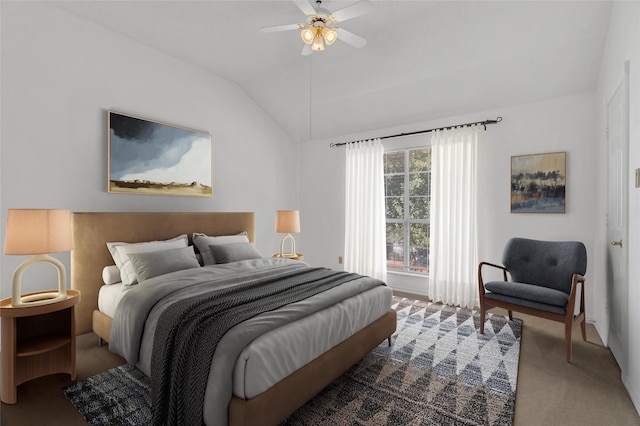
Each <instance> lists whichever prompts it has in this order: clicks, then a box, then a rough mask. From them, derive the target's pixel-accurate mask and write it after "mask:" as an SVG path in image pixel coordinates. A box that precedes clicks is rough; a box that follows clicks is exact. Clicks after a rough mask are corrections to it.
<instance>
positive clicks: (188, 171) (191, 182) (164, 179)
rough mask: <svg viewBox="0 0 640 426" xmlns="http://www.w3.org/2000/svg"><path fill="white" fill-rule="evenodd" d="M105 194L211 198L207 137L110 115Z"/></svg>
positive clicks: (148, 122)
mask: <svg viewBox="0 0 640 426" xmlns="http://www.w3.org/2000/svg"><path fill="white" fill-rule="evenodd" d="M108 115H109V116H108V128H109V135H108V145H109V147H108V152H109V160H108V174H109V185H108V190H109V192H121V193H128V194H157V195H183V196H196V197H211V194H212V184H211V181H212V177H211V176H212V175H211V168H212V167H211V165H212V156H211V150H212V148H211V135H210V134H209V133H205V132H201V131H198V130H191V129H186V128H184V127H180V126H174V125H171V124H165V123H160V122H157V121H152V120H147V119H143V118H139V117H134V116H131V115H125V114H121V113H118V112H114V111H109V113H108Z"/></svg>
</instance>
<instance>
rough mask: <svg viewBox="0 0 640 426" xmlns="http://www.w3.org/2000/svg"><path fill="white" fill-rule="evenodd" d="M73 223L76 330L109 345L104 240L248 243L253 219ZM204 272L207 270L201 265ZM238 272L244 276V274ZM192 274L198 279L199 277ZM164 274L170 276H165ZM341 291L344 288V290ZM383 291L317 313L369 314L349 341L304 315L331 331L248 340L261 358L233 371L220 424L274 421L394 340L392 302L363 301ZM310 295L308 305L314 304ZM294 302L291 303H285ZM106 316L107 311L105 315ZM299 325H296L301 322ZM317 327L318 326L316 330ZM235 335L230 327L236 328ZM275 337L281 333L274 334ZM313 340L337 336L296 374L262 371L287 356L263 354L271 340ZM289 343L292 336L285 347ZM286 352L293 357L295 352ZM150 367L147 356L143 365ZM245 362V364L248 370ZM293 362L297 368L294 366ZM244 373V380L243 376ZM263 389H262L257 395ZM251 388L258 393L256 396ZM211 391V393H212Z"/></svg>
mask: <svg viewBox="0 0 640 426" xmlns="http://www.w3.org/2000/svg"><path fill="white" fill-rule="evenodd" d="M72 225H73V238H74V250H73V251H72V252H71V287H72V288H75V289H78V290H80V291H81V292H82V293H83V297H82V301H81V302H80V303H79V305H78V306H77V308H76V327H77V333H78V334H83V333H87V332H91V331H93V332H94V333H96V334H97V335H98V336H99V337H100V338H101V339H103V340H105V341H107V342H109V341H111V340H113V336H112V335H111V331H112V325H113V322H114V319H113V315H114V310H113V306H112V308H111V310H110V309H109V308H103V310H100V309H98V294H99V293H100V291H101V288H103V287H104V285H103V284H104V283H103V279H102V272H103V268H104V267H105V266H108V265H113V263H114V262H113V258H112V256H111V253H110V252H109V250H108V249H107V244H106V243H107V242H114V241H123V242H128V243H135V242H147V241H155V240H169V239H171V238H174V237H176V236H177V235H181V234H186V235H188V236H189V244H191V243H192V241H191V236H192V235H193V234H194V233H202V234H206V235H209V236H226V235H236V234H240V233H243V232H244V233H246V237H247V239H248V240H249V241H250V242H253V241H254V240H255V217H254V214H253V213H244V212H242V213H229V212H214V213H209V212H195V213H194V212H185V213H169V212H152V213H146V212H145V213H143V212H134V213H74V214H73V216H72ZM278 263H279V264H278ZM276 264H277V265H276ZM225 267H226V269H228V270H229V271H231V273H234V272H233V271H234V268H253V267H257V268H265V269H268V270H272V269H274V268H276V267H277V268H280V267H282V268H283V269H286V270H291V273H296V274H297V273H303V272H304V273H306V272H307V271H302V269H303V268H307V269H309V268H308V267H307V265H305V264H304V263H303V262H298V261H293V260H286V259H255V260H243V261H240V262H232V263H229V264H228V265H227V266H225ZM214 268H215V267H214ZM202 269H203V270H204V269H206V268H202ZM241 270H242V271H244V269H241ZM193 273H194V274H195V273H196V272H195V271H194V272H193ZM197 273H198V274H199V273H200V272H197ZM278 273H280V272H278ZM169 275H171V274H168V275H167V276H169ZM161 279H162V280H164V279H165V278H164V277H155V278H151V279H150V280H148V281H145V282H144V284H146V283H147V282H152V281H154V280H161ZM338 287H340V288H342V287H345V286H338ZM141 288H142V286H141ZM336 288H337V287H336ZM381 288H383V286H377V287H375V288H372V289H371V290H367V291H366V292H364V291H363V292H362V293H361V294H358V295H357V297H356V296H354V297H350V298H347V299H345V300H344V301H342V302H340V304H342V305H344V306H342V307H338V306H330V307H326V308H325V309H322V310H321V311H319V312H317V313H316V314H314V315H323V312H324V311H326V312H330V311H329V310H330V309H334V311H331V315H325V316H326V317H329V318H333V317H339V316H341V315H345V313H344V312H345V310H346V311H347V312H348V311H354V312H361V311H362V312H364V313H363V314H362V316H366V315H369V316H370V317H371V318H368V319H366V320H363V319H358V321H365V324H363V325H357V324H356V325H353V326H352V327H354V331H353V332H352V333H350V334H349V335H348V336H338V337H334V336H333V335H334V334H337V335H340V334H341V333H334V332H333V330H334V328H335V327H337V326H336V325H335V324H334V325H332V324H331V323H328V325H327V324H325V325H321V322H319V321H317V320H316V318H317V317H311V316H309V318H306V321H307V323H306V324H305V325H304V327H329V328H328V329H327V330H330V331H331V332H326V330H324V331H325V332H323V329H320V330H319V331H318V330H316V332H308V330H309V329H306V330H307V332H306V333H300V332H299V331H298V332H297V333H294V332H289V331H287V332H283V330H284V327H280V328H278V329H276V330H273V331H271V332H270V333H275V334H265V335H264V336H261V337H260V338H256V339H255V340H254V341H253V342H251V345H249V346H247V347H246V348H244V349H243V351H249V353H258V354H260V355H259V356H258V355H255V358H256V359H261V360H262V361H259V362H257V364H256V366H254V367H253V369H251V368H248V367H247V368H246V371H244V370H243V371H244V373H238V372H237V370H238V365H239V364H236V367H235V368H234V373H233V393H232V395H231V396H230V401H229V403H228V405H227V409H226V412H225V416H224V418H225V421H226V422H228V424H231V425H255V424H278V423H279V422H281V421H282V420H283V419H285V418H286V417H287V416H288V415H290V414H291V413H293V412H294V411H295V410H296V409H298V408H299V407H301V406H302V405H304V404H305V403H306V402H307V401H308V400H309V399H311V398H312V397H313V396H314V395H315V394H317V393H318V392H319V391H321V390H322V389H323V388H324V387H326V386H327V385H328V384H329V383H331V382H332V381H333V380H335V379H336V378H337V377H338V376H340V375H341V374H342V373H344V372H345V371H346V370H347V369H348V368H350V367H351V366H352V365H354V364H355V363H356V362H357V361H359V360H360V359H361V358H362V357H363V356H364V355H366V354H367V353H368V352H369V351H371V350H372V349H373V348H375V347H376V346H377V345H378V344H380V343H381V342H383V341H384V340H385V339H387V338H388V337H389V336H391V334H393V332H394V331H395V328H396V315H395V311H393V310H392V309H390V302H389V304H388V306H387V305H384V303H386V302H384V303H383V305H384V306H383V307H380V303H381V302H379V301H378V302H375V301H374V302H372V301H373V300H374V299H367V297H377V298H378V299H377V300H380V297H382V298H383V299H384V298H388V300H389V301H390V289H388V287H384V290H381ZM114 289H115V287H114V288H113V289H111V291H112V293H118V291H117V290H114ZM332 291H336V290H335V289H332V290H329V291H327V292H325V293H330V292H332ZM374 291H375V292H378V293H385V295H384V296H380V294H378V295H377V296H371V295H369V294H370V293H373V292H374ZM323 294H324V293H323ZM119 297H120V296H113V295H112V296H111V298H112V299H114V300H115V299H118V298H119ZM313 297H316V296H313ZM313 297H311V298H309V299H308V300H313ZM357 298H361V299H362V300H359V301H358V300H356V299H357ZM123 299H124V298H123ZM368 303H371V304H372V306H373V305H375V309H374V308H372V309H371V310H372V311H373V310H378V311H380V312H379V313H370V312H369V313H367V312H366V311H368V309H365V310H363V308H362V306H363V304H364V306H369V305H367V304H368ZM294 305H295V304H292V305H289V306H294ZM336 305H337V304H336ZM358 306H360V308H358ZM335 309H342V311H341V312H342V313H336V312H337V311H335ZM104 311H107V312H106V313H105V312H104ZM356 316H361V314H359V313H358V314H357V315H356ZM304 320H305V318H302V319H300V320H299V321H297V323H296V324H291V325H290V326H288V327H293V326H296V327H297V326H300V324H302V323H303V321H304ZM346 321H347V322H350V321H353V320H352V319H347V320H346ZM298 322H299V323H300V324H298ZM316 323H317V324H319V325H316ZM116 328H117V327H116ZM232 330H235V328H234V329H232ZM278 333H280V334H279V335H278ZM147 334H149V333H147ZM342 334H344V332H342ZM318 335H329V336H330V337H329V338H330V339H334V340H335V339H336V338H337V339H339V340H338V341H335V342H333V343H331V346H330V348H328V349H326V350H323V352H322V353H317V354H314V355H313V359H312V360H310V361H309V362H306V363H305V364H304V365H301V366H299V367H295V368H296V369H295V370H294V371H290V372H289V371H284V372H279V373H278V374H280V376H278V374H275V375H273V374H271V371H270V370H273V368H260V367H259V365H261V364H260V362H266V361H264V359H268V358H270V357H271V358H272V359H276V360H278V359H281V358H285V357H286V356H288V355H287V354H286V353H285V354H284V355H283V354H282V353H278V354H276V355H274V354H269V353H267V352H268V351H270V350H271V349H268V346H269V343H268V342H269V341H274V342H285V343H284V344H282V345H275V346H283V345H291V344H292V343H291V339H299V340H298V341H295V340H294V342H295V343H294V346H296V347H298V348H306V347H307V346H310V347H314V345H315V346H318V345H317V344H316V343H314V342H310V341H306V340H305V339H311V338H312V337H313V336H318ZM292 336H293V337H292ZM305 336H306V337H305ZM309 336H311V337H309ZM282 339H285V340H282ZM286 339H289V341H288V343H287V341H286ZM300 339H301V340H300ZM112 343H113V342H112ZM327 344H328V343H326V342H325V343H323V345H325V346H326V345H327ZM254 345H255V347H254ZM265 345H266V346H265ZM273 346H274V345H273V344H271V347H273ZM320 346H322V345H320ZM256 348H257V349H256ZM252 351H253V352H252ZM261 351H264V353H261ZM289 352H297V350H294V351H289ZM243 354H245V355H243V356H246V352H243ZM252 356H253V355H252ZM307 356H309V355H307ZM260 357H262V358H260ZM274 357H275V358H274ZM239 359H240V358H239ZM297 362H300V361H297ZM148 363H149V362H148V357H147V364H148ZM287 363H288V361H287V362H284V361H283V364H287ZM142 364H144V362H142ZM248 365H249V364H248V363H247V366H248ZM291 365H295V363H294V364H291ZM291 365H289V366H288V368H289V369H291V368H293V367H291ZM148 368H149V366H148V365H147V367H146V369H147V371H146V373H148ZM144 369H145V367H144V365H143V371H144ZM212 370H213V369H212ZM259 370H265V371H266V370H269V374H271V375H272V377H269V378H268V380H267V379H263V378H262V377H260V378H259V380H258V379H256V376H260V374H261V373H260V372H259ZM276 370H277V368H276ZM242 374H245V375H244V376H243V375H242ZM281 376H282V377H281ZM254 379H256V380H255V381H256V383H259V386H258V387H257V388H256V387H254V388H251V389H248V388H246V386H245V385H246V384H243V385H238V383H240V382H242V383H244V382H247V383H248V382H252V381H254ZM265 380H266V381H265ZM265 383H266V384H265ZM208 386H209V385H208ZM238 386H240V390H238ZM242 386H245V388H242ZM260 386H262V387H263V388H265V387H266V388H265V389H264V390H261V388H260ZM256 389H257V390H258V391H259V393H256V392H257V390H256ZM207 391H209V388H207ZM213 394H214V395H215V392H214V393H213ZM238 394H240V395H238ZM207 398H210V395H209V396H207ZM223 401H226V400H223ZM209 402H211V403H212V404H214V403H215V401H210V400H209V399H207V400H206V402H205V404H206V405H207V406H208V404H209ZM225 405H226V402H225ZM211 419H212V417H211V416H209V417H208V418H207V416H205V420H206V421H207V423H217V421H216V420H215V419H214V420H211Z"/></svg>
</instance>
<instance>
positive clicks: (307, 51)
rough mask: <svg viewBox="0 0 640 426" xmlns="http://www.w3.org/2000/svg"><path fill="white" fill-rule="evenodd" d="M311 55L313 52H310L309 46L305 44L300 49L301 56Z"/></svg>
mask: <svg viewBox="0 0 640 426" xmlns="http://www.w3.org/2000/svg"><path fill="white" fill-rule="evenodd" d="M312 53H313V50H311V45H310V44H305V45H304V47H303V48H302V52H300V54H301V55H302V56H309V55H311V54H312Z"/></svg>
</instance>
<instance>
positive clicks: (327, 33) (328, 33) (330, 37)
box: [322, 27, 338, 46]
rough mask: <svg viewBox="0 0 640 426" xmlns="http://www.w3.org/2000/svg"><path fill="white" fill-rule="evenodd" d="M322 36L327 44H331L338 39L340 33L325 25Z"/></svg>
mask: <svg viewBox="0 0 640 426" xmlns="http://www.w3.org/2000/svg"><path fill="white" fill-rule="evenodd" d="M322 36H323V37H324V42H325V43H327V46H331V45H332V44H333V43H335V41H336V40H337V39H338V33H337V32H336V30H334V29H333V28H331V27H324V28H323V29H322Z"/></svg>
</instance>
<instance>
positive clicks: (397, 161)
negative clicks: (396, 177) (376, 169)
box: [384, 151, 404, 174]
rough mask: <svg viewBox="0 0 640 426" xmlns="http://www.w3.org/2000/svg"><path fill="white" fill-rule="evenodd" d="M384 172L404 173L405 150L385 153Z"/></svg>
mask: <svg viewBox="0 0 640 426" xmlns="http://www.w3.org/2000/svg"><path fill="white" fill-rule="evenodd" d="M384 173H385V174H387V173H404V151H395V152H387V153H385V154H384Z"/></svg>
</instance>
